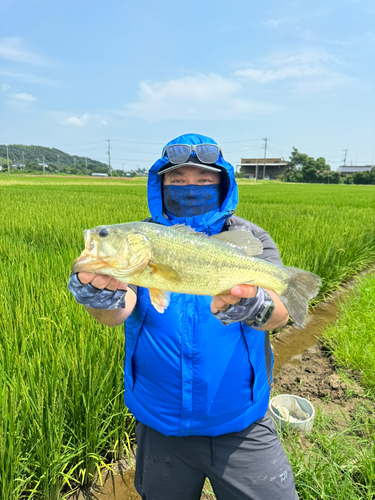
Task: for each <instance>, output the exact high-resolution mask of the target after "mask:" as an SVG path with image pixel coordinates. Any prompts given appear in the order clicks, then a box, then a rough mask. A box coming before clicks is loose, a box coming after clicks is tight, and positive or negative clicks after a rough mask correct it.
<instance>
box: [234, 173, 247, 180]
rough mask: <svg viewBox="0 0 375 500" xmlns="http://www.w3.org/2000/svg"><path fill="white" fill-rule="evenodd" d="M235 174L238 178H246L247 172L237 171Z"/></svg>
mask: <svg viewBox="0 0 375 500" xmlns="http://www.w3.org/2000/svg"><path fill="white" fill-rule="evenodd" d="M234 175H235V177H236V179H246V174H245V172H236V173H235V174H234Z"/></svg>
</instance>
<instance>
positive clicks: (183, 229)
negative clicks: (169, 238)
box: [170, 224, 207, 238]
mask: <svg viewBox="0 0 375 500" xmlns="http://www.w3.org/2000/svg"><path fill="white" fill-rule="evenodd" d="M170 227H171V229H174V230H175V231H178V232H180V233H185V234H191V235H194V236H198V237H199V236H200V237H201V238H207V235H206V234H205V233H199V232H198V231H195V230H194V229H193V228H192V227H190V226H186V225H185V224H175V225H174V226H170Z"/></svg>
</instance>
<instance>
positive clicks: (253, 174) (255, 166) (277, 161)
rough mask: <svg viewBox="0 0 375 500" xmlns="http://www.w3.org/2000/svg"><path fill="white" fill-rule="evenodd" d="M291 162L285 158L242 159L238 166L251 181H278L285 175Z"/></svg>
mask: <svg viewBox="0 0 375 500" xmlns="http://www.w3.org/2000/svg"><path fill="white" fill-rule="evenodd" d="M288 163H289V162H287V161H285V160H284V158H266V159H265V160H264V158H241V164H240V165H237V166H239V167H241V168H240V172H244V174H245V176H246V177H247V178H249V179H255V178H256V179H276V177H278V176H279V175H281V174H283V173H284V171H285V169H286V166H287V165H288Z"/></svg>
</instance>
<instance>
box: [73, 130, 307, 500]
mask: <svg viewBox="0 0 375 500" xmlns="http://www.w3.org/2000/svg"><path fill="white" fill-rule="evenodd" d="M237 202H238V193H237V186H236V183H235V178H234V171H233V167H232V166H231V165H230V164H229V163H227V162H226V161H225V160H224V158H223V155H222V152H221V149H220V147H219V146H218V145H217V144H216V143H215V141H213V140H212V139H210V138H208V137H204V136H201V135H197V134H187V135H183V136H180V137H178V138H177V139H174V140H173V141H171V142H170V143H168V144H167V146H166V147H165V148H164V150H163V154H162V157H161V158H160V159H159V160H158V161H156V163H155V164H154V165H153V166H152V167H151V169H150V171H149V178H148V204H149V209H150V213H151V218H150V219H147V222H153V223H156V224H163V225H167V226H173V225H175V224H186V225H188V226H191V227H192V228H194V229H195V231H198V232H204V233H206V234H207V235H208V236H210V235H213V234H217V233H220V232H221V231H233V230H244V231H250V232H251V233H253V235H254V236H255V237H256V238H258V239H259V240H260V241H261V242H262V244H263V253H262V255H260V256H259V258H263V259H265V260H267V261H269V262H273V263H275V264H280V265H281V260H280V256H279V252H278V250H277V247H276V245H275V243H274V242H273V240H272V239H271V238H270V236H269V235H268V233H266V232H265V231H264V230H262V229H261V228H259V227H257V226H256V225H255V224H252V223H251V222H249V221H246V220H244V219H241V218H239V217H236V216H233V212H234V210H235V208H236V206H237ZM182 251H183V249H182ZM69 289H70V290H71V291H72V293H73V294H74V296H75V297H76V299H77V300H78V301H79V302H80V303H81V304H83V305H85V307H86V309H87V311H88V312H89V313H90V314H91V315H92V316H94V317H95V318H96V319H97V320H98V321H100V322H101V323H103V324H105V325H108V326H116V325H119V324H122V323H123V322H124V321H125V335H126V362H125V402H126V404H127V406H128V407H129V409H130V410H131V411H132V413H133V414H134V415H135V418H136V419H137V421H138V424H137V427H136V436H137V444H138V447H137V463H136V477H135V486H136V488H137V491H138V492H139V494H140V495H141V497H142V498H143V499H147V500H161V499H168V500H196V499H199V498H200V494H201V490H202V486H203V483H204V480H205V478H206V477H208V478H209V479H210V482H211V484H212V487H213V489H214V492H215V494H216V497H217V498H218V500H234V499H249V500H271V499H272V500H273V499H277V498H280V499H282V500H295V499H297V498H298V497H297V495H296V492H295V485H294V478H293V473H292V470H291V467H290V464H289V462H288V460H287V458H286V456H285V453H284V451H283V449H282V446H281V443H280V441H279V439H278V437H277V433H276V431H275V429H274V428H273V426H272V424H271V421H270V419H269V417H268V416H265V414H266V411H267V405H268V400H269V392H270V385H271V378H272V352H271V347H270V342H269V337H268V330H269V329H273V328H278V327H281V326H283V325H284V324H285V323H286V322H287V320H288V313H287V311H286V309H285V307H284V305H283V304H282V302H281V301H280V299H279V298H278V296H277V295H276V294H275V293H274V292H272V291H271V290H263V289H261V288H257V287H253V286H249V285H241V284H239V285H238V286H235V287H234V288H232V290H231V292H230V293H229V294H226V295H222V296H216V297H208V296H194V295H183V294H175V293H174V294H172V295H171V301H170V305H169V307H168V309H167V310H166V311H165V312H164V314H159V313H158V312H157V311H156V310H155V308H154V307H153V306H152V305H151V303H150V297H149V292H148V290H147V289H143V288H140V287H138V288H137V287H135V286H132V285H129V287H128V286H127V285H125V284H123V283H120V282H119V281H117V280H116V279H115V278H111V277H109V276H104V275H94V274H90V273H80V274H79V275H78V276H77V275H73V276H71V278H70V281H69ZM125 293H126V301H125V300H124V298H125Z"/></svg>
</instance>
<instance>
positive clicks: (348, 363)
mask: <svg viewBox="0 0 375 500" xmlns="http://www.w3.org/2000/svg"><path fill="white" fill-rule="evenodd" d="M339 310H340V314H339V318H338V320H337V321H336V323H335V324H334V325H332V326H331V327H330V328H327V329H326V330H325V331H324V334H323V338H324V343H325V345H326V346H327V347H328V348H329V349H330V350H331V351H332V352H333V354H334V355H335V357H336V359H337V362H338V364H339V365H340V366H343V367H345V368H348V369H351V370H356V371H358V372H359V373H360V374H361V376H362V382H361V383H362V385H363V386H364V387H366V388H368V389H369V390H370V392H371V393H372V394H374V395H375V274H374V273H370V274H368V275H367V276H365V277H362V278H360V279H358V281H357V285H356V286H355V287H354V288H353V290H352V291H351V293H350V295H349V296H348V297H346V298H345V299H344V300H343V301H342V302H341V304H340V306H339Z"/></svg>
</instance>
